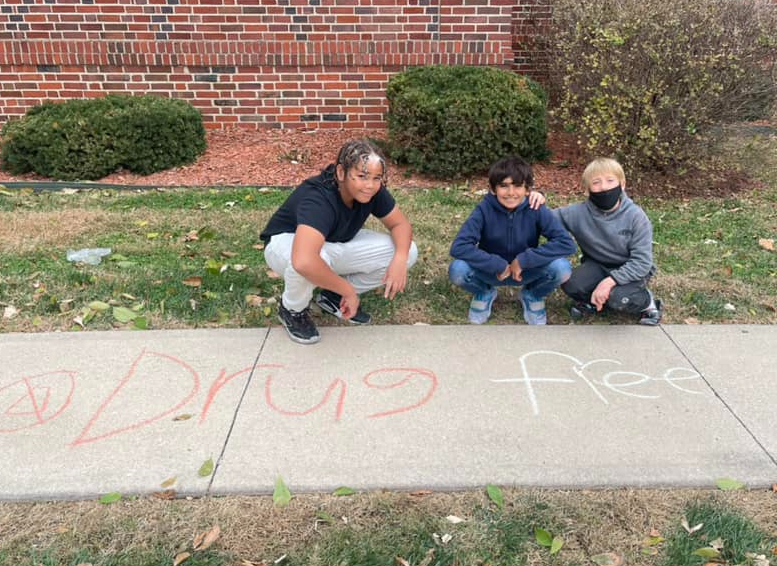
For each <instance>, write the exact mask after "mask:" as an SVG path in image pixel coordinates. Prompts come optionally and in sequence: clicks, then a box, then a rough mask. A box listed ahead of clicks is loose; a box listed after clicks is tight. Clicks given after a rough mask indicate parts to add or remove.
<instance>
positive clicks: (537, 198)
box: [529, 191, 545, 210]
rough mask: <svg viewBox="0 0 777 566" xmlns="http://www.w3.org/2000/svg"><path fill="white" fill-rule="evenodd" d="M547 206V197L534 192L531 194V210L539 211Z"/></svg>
mask: <svg viewBox="0 0 777 566" xmlns="http://www.w3.org/2000/svg"><path fill="white" fill-rule="evenodd" d="M543 204H545V195H543V194H542V193H541V192H539V191H532V192H530V193H529V208H531V209H532V210H537V209H538V208H539V207H541V206H542V205H543Z"/></svg>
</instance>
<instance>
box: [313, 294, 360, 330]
mask: <svg viewBox="0 0 777 566" xmlns="http://www.w3.org/2000/svg"><path fill="white" fill-rule="evenodd" d="M316 304H317V305H318V308H320V309H321V310H322V311H324V312H325V313H328V314H331V315H332V316H336V317H337V318H339V319H340V320H347V321H348V322H349V323H351V324H356V325H365V324H370V323H371V322H372V316H370V315H369V314H367V313H366V312H364V311H363V310H362V309H361V307H359V310H357V311H356V314H355V315H353V316H352V317H351V318H343V313H342V312H340V305H336V304H334V303H333V302H332V299H331V298H330V297H328V296H327V295H325V294H324V293H323V292H321V293H319V294H318V295H317V296H316Z"/></svg>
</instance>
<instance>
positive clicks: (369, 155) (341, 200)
mask: <svg viewBox="0 0 777 566" xmlns="http://www.w3.org/2000/svg"><path fill="white" fill-rule="evenodd" d="M385 180H386V161H385V159H384V158H383V156H382V155H381V153H380V151H379V150H378V149H377V148H376V147H375V146H374V145H373V144H372V143H370V142H369V141H367V140H353V141H350V142H348V143H346V144H345V145H344V146H343V147H342V148H341V149H340V152H339V153H338V154H337V160H336V161H335V163H333V164H331V165H329V166H328V167H327V168H326V169H324V170H323V171H322V172H321V174H320V175H317V176H315V177H311V178H310V179H307V180H306V181H304V182H303V183H302V184H301V185H299V186H298V187H297V188H296V189H295V190H294V192H293V193H291V195H289V197H288V198H287V199H286V202H284V203H283V204H282V205H281V207H280V208H279V209H278V210H277V211H276V212H275V214H274V215H273V216H272V218H270V221H269V223H268V224H267V227H266V228H265V229H264V231H263V232H262V234H261V238H262V240H264V241H265V243H266V245H265V249H264V257H265V260H266V261H267V265H269V266H270V268H271V269H272V270H273V271H275V272H276V273H278V274H280V275H281V276H282V277H283V280H284V289H283V296H282V298H281V304H280V305H279V307H278V318H280V321H281V323H282V324H283V326H284V327H285V328H286V331H287V332H288V334H289V337H290V338H291V339H292V340H294V341H295V342H299V343H301V344H312V343H315V342H318V341H319V340H320V339H321V337H320V335H319V332H318V329H317V328H316V325H315V324H314V323H313V320H312V319H311V318H310V311H309V308H308V303H310V300H311V298H312V297H313V291H314V290H315V288H316V287H319V288H320V289H321V291H320V292H319V294H318V296H317V297H316V303H317V304H318V306H319V307H321V309H322V310H323V311H325V312H327V313H329V314H332V315H334V316H336V317H338V318H342V319H346V320H348V321H349V322H351V323H352V324H369V323H370V322H371V320H372V319H371V317H370V315H369V314H367V313H366V312H364V311H363V310H362V309H361V306H360V301H359V294H360V293H364V292H365V291H369V290H370V289H375V288H376V287H380V286H381V285H385V291H384V293H383V296H384V297H385V298H387V299H393V298H394V296H395V295H396V294H397V293H399V292H402V291H404V289H405V285H406V283H407V271H408V269H409V268H410V267H412V265H413V264H414V263H415V261H416V258H417V257H418V250H417V248H416V245H415V244H414V243H413V241H412V228H411V226H410V222H408V220H407V218H406V217H405V215H404V214H403V213H402V211H401V210H400V209H399V207H398V206H397V205H396V203H395V201H394V198H393V197H392V196H391V194H390V193H389V191H388V189H386V185H385ZM371 214H372V215H374V216H376V217H377V218H379V219H380V221H381V222H382V223H383V225H384V226H385V227H386V229H387V230H388V231H389V233H388V234H384V233H378V232H374V231H372V230H366V229H364V228H363V226H364V223H365V221H366V220H367V218H368V217H369V216H370V215H371Z"/></svg>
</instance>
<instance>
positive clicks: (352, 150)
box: [335, 139, 386, 176]
mask: <svg viewBox="0 0 777 566" xmlns="http://www.w3.org/2000/svg"><path fill="white" fill-rule="evenodd" d="M373 159H377V160H378V161H379V162H380V166H381V169H382V170H383V175H384V176H385V175H386V158H385V157H384V156H383V153H382V152H381V151H380V149H379V148H378V147H377V146H376V145H375V144H373V143H372V142H371V141H369V140H367V139H356V140H351V141H349V142H347V143H346V144H345V145H343V147H341V148H340V151H339V153H338V154H337V162H336V163H335V165H342V166H343V172H344V173H348V171H350V170H351V168H353V167H356V168H357V169H358V170H360V171H364V172H366V170H367V163H368V162H369V161H372V160H373Z"/></svg>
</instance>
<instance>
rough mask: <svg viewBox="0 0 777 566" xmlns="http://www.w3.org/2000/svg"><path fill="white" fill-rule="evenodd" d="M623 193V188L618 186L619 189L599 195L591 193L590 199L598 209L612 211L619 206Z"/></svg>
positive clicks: (615, 188) (609, 190)
mask: <svg viewBox="0 0 777 566" xmlns="http://www.w3.org/2000/svg"><path fill="white" fill-rule="evenodd" d="M621 191H622V189H621V186H620V185H618V186H617V187H613V188H612V189H608V190H606V191H601V192H599V193H589V194H588V199H589V200H590V201H591V202H592V203H593V204H594V206H595V207H596V208H598V209H600V210H610V209H612V207H614V206H615V205H616V204H618V199H620V198H621Z"/></svg>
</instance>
